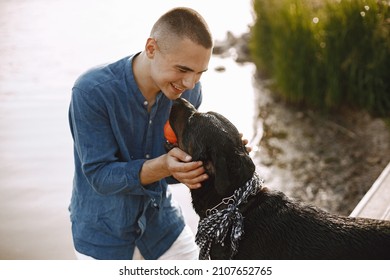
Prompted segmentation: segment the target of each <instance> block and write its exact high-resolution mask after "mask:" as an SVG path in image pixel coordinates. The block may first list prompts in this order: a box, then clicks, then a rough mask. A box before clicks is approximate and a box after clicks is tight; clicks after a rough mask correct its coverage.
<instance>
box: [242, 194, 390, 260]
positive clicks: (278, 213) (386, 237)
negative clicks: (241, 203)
mask: <svg viewBox="0 0 390 280" xmlns="http://www.w3.org/2000/svg"><path fill="white" fill-rule="evenodd" d="M256 199H257V203H256V206H255V207H254V208H253V209H251V210H250V212H247V213H244V214H243V215H244V216H245V222H244V228H245V235H244V237H243V238H242V240H241V242H240V250H239V251H238V253H237V255H236V256H235V257H234V258H237V259H317V260H318V259H390V221H381V220H374V219H363V218H351V217H343V216H338V215H332V214H330V213H328V212H325V211H323V210H321V209H318V208H316V207H312V206H308V205H304V204H302V203H298V202H294V201H292V200H290V199H288V198H287V197H286V196H285V195H284V194H282V193H281V192H272V191H268V190H264V191H262V192H261V194H259V195H258V196H257V198H256ZM253 248H256V249H253Z"/></svg>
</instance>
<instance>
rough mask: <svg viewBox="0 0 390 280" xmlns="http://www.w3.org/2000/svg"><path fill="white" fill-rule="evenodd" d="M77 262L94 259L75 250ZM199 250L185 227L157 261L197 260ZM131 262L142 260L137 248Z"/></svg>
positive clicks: (188, 228) (189, 231)
mask: <svg viewBox="0 0 390 280" xmlns="http://www.w3.org/2000/svg"><path fill="white" fill-rule="evenodd" d="M75 254H76V257H77V259H78V260H94V258H92V257H90V256H87V255H84V254H81V253H79V252H77V251H76V250H75ZM198 257H199V248H198V246H197V245H196V244H195V239H194V235H193V233H192V231H191V229H190V227H189V226H187V225H186V226H185V227H184V229H183V231H182V232H181V233H180V235H179V236H178V237H177V239H176V240H175V242H174V243H173V244H172V246H171V247H170V248H169V249H168V250H167V251H166V252H165V253H164V254H162V255H161V257H159V258H158V260H197V259H198ZM133 260H144V257H143V256H142V255H141V252H140V251H139V250H138V248H137V247H135V249H134V254H133Z"/></svg>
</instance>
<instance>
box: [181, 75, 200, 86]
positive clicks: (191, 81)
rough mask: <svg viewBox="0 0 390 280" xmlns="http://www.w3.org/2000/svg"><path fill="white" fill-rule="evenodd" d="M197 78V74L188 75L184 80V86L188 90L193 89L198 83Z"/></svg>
mask: <svg viewBox="0 0 390 280" xmlns="http://www.w3.org/2000/svg"><path fill="white" fill-rule="evenodd" d="M196 79H197V77H196V74H195V73H188V74H187V75H186V76H185V77H184V79H183V85H184V86H185V87H186V89H193V88H194V87H195V84H196V82H197V80H196Z"/></svg>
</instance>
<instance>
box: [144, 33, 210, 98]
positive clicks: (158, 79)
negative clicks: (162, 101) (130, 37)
mask: <svg viewBox="0 0 390 280" xmlns="http://www.w3.org/2000/svg"><path fill="white" fill-rule="evenodd" d="M151 40H153V42H151V43H153V44H155V49H154V53H153V55H152V59H151V78H152V80H153V81H154V83H155V85H156V86H157V87H158V88H159V89H160V90H161V91H162V92H163V93H164V94H165V95H166V96H167V97H168V98H169V99H171V100H174V99H176V98H179V97H180V96H181V94H182V93H183V92H184V91H185V90H187V89H192V88H194V86H195V84H196V83H197V82H198V81H199V79H200V77H201V76H202V74H203V73H204V72H205V71H206V70H207V68H208V64H209V61H210V57H211V51H212V50H211V49H206V48H205V47H203V46H201V45H198V44H196V43H194V42H192V41H190V40H189V39H184V40H178V41H177V42H173V43H172V44H170V47H169V48H166V49H164V50H162V49H160V48H159V47H158V42H157V43H156V41H154V39H151Z"/></svg>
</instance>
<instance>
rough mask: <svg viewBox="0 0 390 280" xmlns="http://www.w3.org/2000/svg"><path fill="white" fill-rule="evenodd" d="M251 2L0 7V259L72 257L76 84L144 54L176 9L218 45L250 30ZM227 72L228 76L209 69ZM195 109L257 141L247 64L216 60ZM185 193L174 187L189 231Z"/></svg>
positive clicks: (0, 0)
mask: <svg viewBox="0 0 390 280" xmlns="http://www.w3.org/2000/svg"><path fill="white" fill-rule="evenodd" d="M250 3H251V1H250V0H236V1H217V0H213V1H206V0H196V1H184V0H181V1H173V0H171V1H161V0H155V1H136V2H135V1H126V0H111V1H103V0H93V1H92V0H78V1H75V0H67V1H65V0H55V1H49V0H18V1H10V0H8V1H7V0H0V37H1V40H0V59H1V63H0V222H1V226H0V259H72V258H73V252H72V241H71V236H70V224H69V218H68V212H67V206H68V203H69V198H70V192H71V183H72V175H73V174H72V173H73V164H72V160H73V159H72V141H71V137H70V132H69V128H68V120H67V109H68V104H69V100H70V89H71V86H72V84H73V82H74V80H75V79H76V78H77V76H78V75H79V74H80V73H81V72H83V71H85V70H86V69H87V68H89V67H91V66H94V65H96V64H100V63H104V62H107V61H113V60H116V59H119V58H122V57H124V56H126V55H128V54H131V53H134V52H138V51H140V50H141V49H142V48H143V46H144V42H145V40H146V38H147V36H148V33H149V30H150V28H151V26H152V24H153V23H154V21H155V20H156V19H157V18H158V17H159V16H160V15H161V14H162V13H163V12H165V11H166V10H168V9H170V8H172V7H175V6H189V7H192V8H194V9H196V10H198V11H199V12H200V13H201V14H202V15H203V16H204V17H205V19H206V20H207V21H208V23H209V26H210V29H211V30H212V32H213V34H214V37H215V39H217V40H222V39H223V38H224V37H225V34H226V32H227V31H228V30H230V31H232V32H233V33H235V34H241V33H243V32H245V31H247V26H248V24H251V22H252V14H251V6H250ZM219 66H224V67H225V68H226V71H225V72H222V73H220V72H217V71H215V68H216V67H219ZM209 69H210V70H209V71H208V72H207V73H206V74H205V75H204V76H203V77H202V82H203V88H204V94H205V97H204V104H203V105H202V107H201V110H205V111H206V110H213V111H218V112H220V113H222V114H224V115H225V116H226V117H228V118H229V119H230V120H231V121H232V122H233V123H234V124H235V125H236V126H237V127H238V128H239V130H241V131H242V132H243V133H244V135H245V136H246V137H247V138H252V137H253V122H252V121H253V116H254V104H253V88H252V74H253V72H254V67H253V65H251V64H247V65H237V64H235V63H234V62H233V60H232V59H230V58H226V59H221V58H218V57H213V58H212V60H211V62H210V65H209ZM186 191H187V190H186V189H185V188H184V187H183V188H180V187H179V188H177V187H176V188H175V195H177V198H178V200H179V203H181V205H182V206H183V211H184V212H185V215H186V218H187V220H188V221H189V223H190V224H191V226H192V227H193V228H194V227H195V226H194V225H195V223H196V219H197V217H195V216H194V215H193V213H192V212H191V211H192V209H191V207H190V205H189V202H188V196H186V195H187V192H186Z"/></svg>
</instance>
